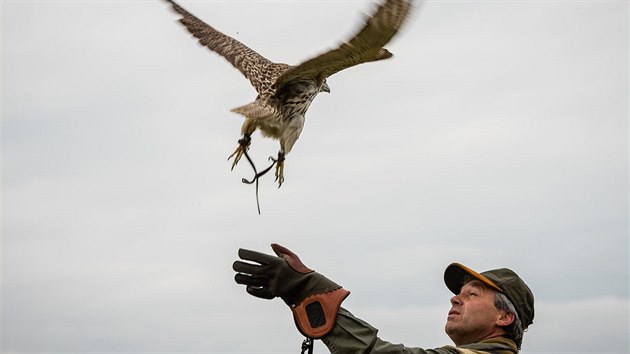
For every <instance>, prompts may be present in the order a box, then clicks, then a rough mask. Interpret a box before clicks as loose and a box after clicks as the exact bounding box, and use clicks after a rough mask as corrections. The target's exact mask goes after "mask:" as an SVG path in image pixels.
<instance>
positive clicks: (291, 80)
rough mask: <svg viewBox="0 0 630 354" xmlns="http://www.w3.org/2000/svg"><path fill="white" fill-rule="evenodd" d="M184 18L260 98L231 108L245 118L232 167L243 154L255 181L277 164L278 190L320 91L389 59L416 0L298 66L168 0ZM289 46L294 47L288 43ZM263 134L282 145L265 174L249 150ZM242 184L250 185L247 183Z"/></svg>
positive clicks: (374, 18)
mask: <svg viewBox="0 0 630 354" xmlns="http://www.w3.org/2000/svg"><path fill="white" fill-rule="evenodd" d="M166 1H168V2H169V3H171V5H172V6H173V9H174V10H175V11H176V12H177V13H178V14H179V15H181V18H180V19H179V22H180V23H181V24H183V25H184V26H185V27H186V29H187V30H188V31H189V32H190V33H192V35H193V36H194V37H196V38H197V39H198V40H199V43H200V44H201V45H203V46H206V47H208V48H209V49H210V50H212V51H214V52H215V53H217V54H219V55H221V56H223V57H224V58H225V59H227V61H229V62H230V63H231V64H232V65H233V66H234V67H235V68H236V69H238V70H239V71H240V72H241V73H242V74H243V75H244V76H245V77H246V78H247V79H248V80H249V82H250V83H251V84H252V86H254V88H255V89H256V92H257V93H258V95H257V96H256V99H255V100H254V101H253V102H250V103H248V104H246V105H243V106H240V107H237V108H234V109H232V112H234V113H238V114H240V115H242V116H244V117H245V121H244V123H243V125H242V127H241V134H242V137H241V139H239V140H238V146H237V148H236V150H235V151H234V153H232V154H231V155H230V156H229V157H228V160H230V159H233V161H232V169H234V167H235V166H236V165H237V164H238V162H239V161H240V159H241V157H242V156H243V155H245V156H246V157H247V159H248V160H249V162H250V164H251V165H252V167H253V168H254V172H255V173H256V176H255V178H254V179H255V180H256V182H257V181H258V178H259V177H260V176H261V175H263V174H264V173H266V172H267V171H269V170H270V169H271V168H272V167H273V166H274V165H275V166H276V170H275V177H276V181H277V182H278V187H280V186H282V183H283V182H284V160H285V157H286V156H287V155H288V154H289V152H291V149H292V148H293V145H294V144H295V142H296V141H297V140H298V138H299V137H300V134H301V133H302V129H303V128H304V121H305V115H306V111H307V110H308V108H309V106H310V105H311V102H313V99H314V98H315V96H317V95H318V94H319V93H320V92H330V88H329V87H328V83H327V82H326V79H327V78H328V77H329V76H331V75H333V74H335V73H337V72H339V71H341V70H344V69H347V68H350V67H352V66H355V65H358V64H362V63H367V62H373V61H379V60H384V59H389V58H391V57H392V53H391V52H389V51H388V50H387V49H385V48H383V47H384V46H385V45H386V44H387V43H388V42H389V41H390V40H391V39H392V38H393V37H394V35H396V33H397V32H398V31H399V29H400V28H401V26H402V25H403V23H404V22H405V20H406V19H407V18H408V17H409V14H410V12H411V9H412V0H386V1H384V2H382V3H381V4H380V5H378V6H377V7H376V10H375V11H374V12H373V13H372V15H371V16H368V17H367V18H366V19H365V22H364V24H363V26H362V27H361V29H360V30H359V31H358V32H357V33H356V34H355V35H354V36H353V37H352V38H351V39H350V40H348V41H347V42H344V43H342V44H341V45H339V46H338V47H337V48H335V49H332V50H329V51H327V52H325V53H323V54H320V55H318V56H316V57H314V58H312V59H309V60H307V61H305V62H303V63H302V64H299V65H297V66H291V65H288V64H283V63H274V62H272V61H270V60H268V59H266V58H265V57H263V56H262V55H260V54H258V53H257V52H255V51H254V50H252V49H250V48H249V47H247V46H246V45H244V44H243V43H241V42H239V41H237V40H236V39H234V38H232V37H230V36H228V35H225V34H223V33H221V32H219V31H218V30H216V29H215V28H213V27H212V26H210V25H208V24H207V23H205V22H203V21H202V20H200V19H199V18H197V17H196V16H194V15H193V14H191V13H190V12H188V11H186V10H185V9H184V8H182V7H181V6H179V5H178V4H177V3H176V2H175V1H172V0H166ZM288 45H290V44H288ZM257 129H258V130H260V132H261V133H262V135H263V136H264V137H269V138H272V139H277V140H279V141H280V150H279V151H278V157H277V159H276V158H273V157H270V160H272V161H273V163H272V165H271V166H269V168H267V169H266V170H265V171H263V172H261V173H258V172H256V168H255V166H254V164H253V163H252V162H251V160H250V159H249V156H248V155H247V151H248V149H249V147H250V144H251V140H252V139H251V136H252V134H253V133H254V132H255V131H256V130H257ZM243 182H246V183H252V182H253V181H251V182H250V181H247V180H246V179H243Z"/></svg>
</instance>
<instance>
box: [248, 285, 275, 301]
mask: <svg viewBox="0 0 630 354" xmlns="http://www.w3.org/2000/svg"><path fill="white" fill-rule="evenodd" d="M245 289H246V290H247V292H248V293H249V294H250V295H254V296H256V297H259V298H262V299H267V300H271V299H273V298H274V297H276V296H275V295H274V294H273V293H272V292H271V289H269V288H267V287H254V286H247V288H245Z"/></svg>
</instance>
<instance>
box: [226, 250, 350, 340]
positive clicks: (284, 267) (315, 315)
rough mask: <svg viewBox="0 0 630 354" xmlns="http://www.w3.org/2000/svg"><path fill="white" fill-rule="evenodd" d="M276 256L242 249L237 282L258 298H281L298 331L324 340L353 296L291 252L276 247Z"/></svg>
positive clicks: (239, 254)
mask: <svg viewBox="0 0 630 354" xmlns="http://www.w3.org/2000/svg"><path fill="white" fill-rule="evenodd" d="M271 248H272V249H273V251H274V252H275V253H276V256H272V255H268V254H265V253H260V252H256V251H251V250H246V249H242V248H241V249H239V250H238V256H239V258H241V259H242V260H239V261H236V262H234V264H233V265H232V269H234V271H236V272H238V273H237V274H236V275H235V276H234V280H236V282H237V283H238V284H243V285H245V286H246V288H245V289H246V291H247V292H248V293H249V294H251V295H253V296H256V297H259V298H263V299H273V298H275V297H280V298H282V299H283V300H284V302H285V303H286V304H287V305H289V306H290V307H291V311H292V312H293V316H294V319H295V322H296V324H297V326H298V329H299V330H300V331H301V332H302V334H304V335H305V336H307V337H311V338H321V337H322V336H323V335H325V334H326V333H328V332H329V331H330V330H331V329H332V327H333V325H334V322H335V318H336V316H337V311H338V310H339V307H340V306H341V302H342V301H343V300H344V299H345V298H346V297H347V296H348V295H349V294H350V292H349V291H347V290H345V289H343V288H342V287H341V286H340V285H338V284H336V283H335V282H333V281H331V280H330V279H328V278H326V277H324V276H323V275H321V274H319V273H317V272H315V271H313V270H312V269H310V268H308V267H307V266H305V265H304V263H302V261H300V258H299V257H298V256H297V255H296V254H295V253H293V252H291V251H290V250H288V249H286V248H284V247H282V246H280V245H278V244H275V243H274V244H272V245H271Z"/></svg>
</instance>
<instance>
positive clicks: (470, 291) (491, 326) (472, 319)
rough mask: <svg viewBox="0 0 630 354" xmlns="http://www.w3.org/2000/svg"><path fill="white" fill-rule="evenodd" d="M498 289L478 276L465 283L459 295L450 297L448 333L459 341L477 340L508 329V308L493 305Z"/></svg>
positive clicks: (460, 342) (454, 340)
mask: <svg viewBox="0 0 630 354" xmlns="http://www.w3.org/2000/svg"><path fill="white" fill-rule="evenodd" d="M495 293H496V292H495V290H493V289H491V288H489V287H488V286H486V285H485V284H483V283H482V282H480V281H479V280H473V281H470V282H468V283H466V284H465V285H464V286H463V287H462V289H461V291H460V293H459V295H455V296H453V297H452V298H451V310H450V311H449V312H448V318H447V320H446V328H445V330H446V334H448V336H449V337H451V339H452V340H453V342H454V343H455V344H456V345H463V344H469V343H475V342H478V341H480V340H484V339H488V338H492V337H497V336H500V335H502V334H504V333H505V331H504V330H503V328H502V327H501V325H504V322H503V321H504V320H505V319H504V317H505V312H504V311H500V310H498V309H497V308H496V307H495V306H494V299H495Z"/></svg>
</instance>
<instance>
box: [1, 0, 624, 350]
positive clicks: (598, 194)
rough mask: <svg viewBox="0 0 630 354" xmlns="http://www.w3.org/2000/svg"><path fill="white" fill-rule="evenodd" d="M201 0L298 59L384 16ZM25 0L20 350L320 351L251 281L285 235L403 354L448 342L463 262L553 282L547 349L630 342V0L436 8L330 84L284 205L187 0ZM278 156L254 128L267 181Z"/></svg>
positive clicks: (260, 47) (11, 61)
mask: <svg viewBox="0 0 630 354" xmlns="http://www.w3.org/2000/svg"><path fill="white" fill-rule="evenodd" d="M181 4H182V5H183V6H184V7H186V8H187V9H188V10H189V11H191V12H192V13H194V14H196V15H197V16H199V17H200V18H202V19H203V20H205V21H206V22H208V23H210V24H211V25H213V26H215V27H216V28H217V29H219V30H221V31H223V32H224V33H226V34H228V35H231V36H234V37H235V38H237V39H238V40H240V41H242V42H244V43H246V44H247V45H249V46H251V47H252V48H253V49H255V50H257V51H259V52H260V53H261V54H263V55H265V56H266V57H267V58H269V59H271V60H274V61H279V62H286V63H289V64H298V63H299V62H301V61H302V60H305V59H308V58H310V57H312V56H314V55H316V54H318V53H320V52H322V51H324V50H327V49H329V48H331V47H332V46H334V45H336V44H337V43H338V42H339V41H340V40H342V39H345V38H348V37H349V36H350V35H351V34H353V31H354V30H355V29H356V27H357V24H358V23H359V21H360V18H361V12H369V11H370V10H371V9H372V5H371V4H370V2H369V1H358V0H357V1H238V2H237V1H183V0H182V1H181ZM1 5H2V7H1V10H2V164H3V165H2V335H3V338H2V350H3V352H6V353H16V352H101V353H103V352H112V353H113V352H116V353H121V352H134V353H140V352H143V353H148V352H177V353H180V352H181V353H187V352H205V353H245V352H247V353H269V352H274V353H294V352H298V350H299V344H300V341H301V338H300V335H299V334H298V332H297V331H296V330H295V329H294V325H293V321H292V319H291V316H290V312H289V310H288V309H286V305H284V303H283V302H282V301H279V300H277V301H264V300H259V299H255V298H252V297H250V296H248V295H247V294H246V293H245V292H244V289H243V288H242V287H240V286H237V285H236V284H235V283H234V282H233V272H232V270H231V264H232V262H233V261H234V260H235V259H236V252H237V249H238V248H239V247H245V248H251V249H257V250H263V251H270V249H269V244H270V243H271V242H278V243H280V244H283V245H285V246H287V247H289V248H291V249H293V250H294V251H295V252H296V253H298V254H300V256H301V257H302V259H303V260H304V261H305V263H306V264H307V265H309V266H310V267H312V268H314V269H316V270H318V271H320V272H321V273H323V274H326V275H327V276H328V277H329V278H332V279H334V280H335V281H337V282H338V283H340V284H342V285H344V287H346V288H347V289H349V290H350V291H351V292H352V294H351V296H350V297H349V298H348V299H347V300H346V302H345V303H344V306H345V307H346V308H348V309H349V310H350V311H352V312H353V313H355V315H357V316H359V317H362V318H364V319H365V320H367V321H368V322H370V323H371V324H372V325H374V326H375V327H377V328H379V329H380V334H381V337H382V338H383V339H386V340H390V341H393V342H402V343H404V344H406V345H408V346H420V347H425V348H432V347H437V346H441V345H444V344H450V340H449V339H448V337H447V336H446V335H445V334H444V333H443V326H444V323H445V320H446V314H447V311H448V308H449V302H448V300H449V298H450V296H451V295H450V294H449V292H448V290H447V289H446V287H445V286H444V285H443V282H442V274H443V270H444V268H445V267H446V266H447V265H448V264H449V263H450V262H453V261H458V262H461V263H464V264H467V265H469V266H471V267H473V268H475V269H478V270H480V271H482V270H487V269H491V268H498V267H510V268H512V269H514V270H515V271H516V272H517V273H519V274H520V275H521V276H522V277H523V278H524V279H525V280H526V281H527V283H528V284H529V285H530V287H531V288H532V289H533V291H534V294H535V296H536V317H535V319H534V324H533V325H532V326H531V327H530V330H529V331H528V333H526V335H525V340H524V345H523V352H524V353H560V352H563V353H566V352H572V353H580V352H582V353H594V352H598V353H621V352H627V351H628V350H629V348H628V304H629V301H628V236H627V221H628V220H627V219H628V209H627V196H628V183H627V182H628V181H627V174H628V150H627V147H628V145H627V134H628V126H627V117H628V80H627V78H628V69H627V67H628V66H627V63H628V45H627V43H628V2H627V1H604V0H601V1H595V0H593V1H428V2H426V4H425V5H424V6H423V8H422V11H419V12H418V13H416V16H414V18H413V19H412V21H411V22H410V23H409V24H408V26H407V27H406V28H405V29H404V31H403V32H402V33H401V35H399V36H398V37H396V38H395V40H394V41H393V42H392V43H391V44H390V46H388V48H389V49H390V50H391V51H392V52H393V53H394V54H395V57H394V58H393V59H392V60H389V61H385V62H379V63H371V64H365V65H363V66H359V67H355V68H352V69H349V70H347V71H344V72H341V73H339V74H337V75H335V76H333V77H331V78H330V79H329V80H328V83H329V85H330V87H331V90H332V93H331V94H330V95H328V94H321V95H319V96H318V97H317V98H316V99H315V101H314V103H313V105H312V106H311V109H310V110H309V112H308V114H307V122H306V127H305V129H304V132H303V133H302V137H301V138H300V140H299V141H298V142H297V144H296V146H295V147H294V149H293V151H292V152H291V154H290V155H289V156H288V158H287V161H286V169H285V177H286V181H285V184H284V185H283V186H282V188H281V189H279V190H278V189H277V188H276V186H275V185H274V183H273V178H272V177H271V176H268V177H265V178H263V180H261V186H260V199H261V207H262V215H260V216H259V215H258V214H257V213H256V204H255V195H254V189H253V187H252V186H248V185H243V184H241V182H240V180H241V178H242V177H251V173H252V172H251V169H250V168H249V166H248V165H247V164H246V163H245V161H243V162H241V164H240V165H239V166H238V167H237V168H236V169H235V170H234V171H232V172H230V162H227V161H226V159H227V156H228V155H229V154H230V153H231V152H232V151H233V150H234V148H235V147H236V145H237V142H236V141H237V140H238V138H239V133H240V125H241V123H242V119H241V118H240V117H239V116H237V115H235V114H233V113H230V112H229V109H231V108H234V107H237V106H239V105H242V104H244V103H247V102H250V101H251V100H253V99H254V97H255V91H254V89H253V88H251V87H250V85H249V83H248V82H247V80H245V79H244V78H243V77H242V76H241V74H240V73H239V72H238V71H237V70H235V69H234V68H232V67H231V65H230V64H229V63H227V62H226V61H225V60H224V59H222V58H220V57H219V56H217V55H216V54H214V53H211V52H210V51H208V50H207V49H205V48H202V47H200V46H199V45H198V44H197V43H196V41H195V40H193V39H192V38H191V36H190V35H189V34H188V33H187V32H186V31H184V30H183V28H182V27H181V26H180V25H179V24H178V23H177V22H176V19H177V16H176V15H175V14H174V13H173V12H172V11H171V9H170V8H169V6H167V4H165V3H162V2H161V1H149V0H147V1H2V2H1ZM270 20H271V21H270ZM277 150H278V144H277V143H276V142H273V141H269V140H263V139H262V138H261V137H260V136H259V135H255V136H254V140H253V145H252V149H251V155H252V156H253V158H254V159H255V161H256V163H257V165H258V166H259V167H262V166H264V165H265V164H266V163H267V160H266V159H267V157H268V156H275V154H276V153H277ZM316 348H317V351H318V352H321V353H324V352H326V350H325V349H324V346H323V344H321V343H319V344H317V346H316Z"/></svg>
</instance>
